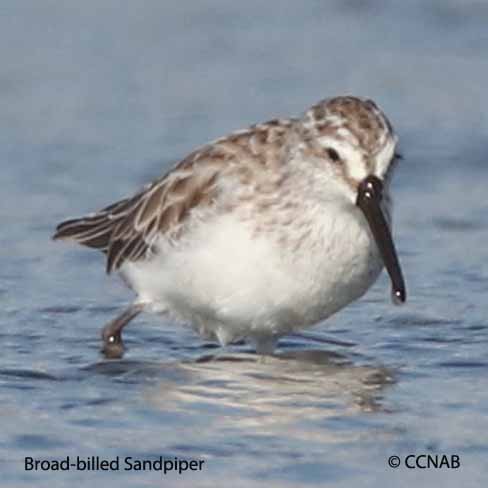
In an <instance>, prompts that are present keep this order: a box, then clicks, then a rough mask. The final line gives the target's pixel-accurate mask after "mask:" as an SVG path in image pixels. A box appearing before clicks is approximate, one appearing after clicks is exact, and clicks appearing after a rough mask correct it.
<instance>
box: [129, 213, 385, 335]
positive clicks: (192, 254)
mask: <svg viewBox="0 0 488 488" xmlns="http://www.w3.org/2000/svg"><path fill="white" fill-rule="evenodd" d="M301 210H305V214H304V215H306V219H304V221H300V219H297V221H296V222H293V223H292V224H291V225H290V226H288V227H287V228H283V227H281V228H276V229H273V228H270V229H266V230H264V231H262V232H259V233H256V232H254V230H253V228H252V226H250V225H249V224H248V223H247V222H245V221H243V220H242V219H241V218H240V217H239V216H238V215H237V214H236V213H227V214H221V215H214V216H213V217H212V218H210V219H206V221H205V222H199V223H197V224H196V225H194V227H193V228H192V230H191V232H189V233H188V235H187V237H186V238H185V239H183V240H182V241H181V242H180V243H179V244H178V245H176V246H173V247H170V246H166V245H164V246H163V248H162V249H161V253H160V254H159V255H157V256H156V257H154V258H153V259H152V260H150V261H147V262H137V263H128V264H126V265H124V267H123V269H122V273H123V275H124V277H125V278H126V279H127V280H128V281H129V282H130V284H131V286H132V288H133V289H134V290H135V291H136V292H137V294H138V296H139V300H140V301H141V302H144V303H146V304H147V305H148V306H149V307H150V308H151V309H152V310H154V311H157V312H171V313H172V314H174V315H176V316H177V317H179V318H181V319H183V320H185V321H188V322H190V323H192V324H193V326H194V327H195V328H196V329H197V330H199V331H200V332H201V333H202V334H205V335H214V336H216V337H218V338H219V339H220V341H221V342H224V343H225V342H229V341H231V340H233V339H235V338H239V337H254V338H256V337H266V336H271V335H273V336H278V335H282V334H285V333H287V332H289V331H290V330H292V329H299V328H302V327H306V326H310V325H313V324H315V323H316V322H318V321H320V320H322V319H325V318H327V317H328V316H330V315H331V314H333V313H334V312H336V311H337V310H339V309H340V308H342V307H344V306H345V305H347V304H348V303H350V302H351V301H353V300H355V299H356V298H358V297H359V296H361V295H362V294H363V293H364V292H365V291H366V290H367V289H368V288H369V286H371V284H372V283H373V282H374V281H375V279H376V278H377V276H378V274H379V272H380V270H381V267H382V264H381V260H380V258H379V256H378V253H377V249H376V246H375V244H374V242H373V241H372V237H371V235H370V233H369V230H368V229H367V224H366V222H365V220H364V218H363V217H362V215H361V214H360V211H359V210H358V209H356V208H355V207H351V206H349V207H346V206H342V207H341V206H339V205H333V204H330V206H329V207H327V208H323V207H320V206H319V207H317V206H310V207H307V209H305V207H304V208H303V209H301ZM303 222H306V223H305V224H304V223H303ZM304 225H305V226H308V227H309V228H304ZM283 235H287V236H290V235H291V236H293V235H294V236H295V237H296V239H295V240H294V239H291V240H289V241H288V242H287V241H286V239H285V240H283V239H280V238H281V237H282V236H283Z"/></svg>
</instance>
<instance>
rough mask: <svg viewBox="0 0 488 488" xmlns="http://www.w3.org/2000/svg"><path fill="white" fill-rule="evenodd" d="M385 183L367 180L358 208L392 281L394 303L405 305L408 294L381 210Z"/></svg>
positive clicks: (374, 177) (361, 190)
mask: <svg viewBox="0 0 488 488" xmlns="http://www.w3.org/2000/svg"><path fill="white" fill-rule="evenodd" d="M382 196H383V183H382V181H381V180H380V179H379V178H377V177H376V176H368V177H367V178H365V179H364V180H363V181H362V182H361V184H360V185H359V189H358V197H357V202H356V204H357V206H358V207H359V208H360V209H361V210H362V212H363V214H364V216H365V217H366V220H367V222H368V224H369V228H370V229H371V233H372V234H373V237H374V239H375V241H376V245H377V246H378V250H379V251H380V254H381V258H382V259H383V263H384V265H385V267H386V270H387V271H388V274H389V275H390V279H391V288H392V290H391V295H392V300H393V303H394V304H396V305H400V304H402V303H405V301H406V299H407V292H406V288H405V282H404V280H403V274H402V269H401V267H400V263H399V261H398V257H397V254H396V249H395V245H394V244H393V238H392V237H391V233H390V229H389V227H388V223H387V222H386V219H385V216H384V215H383V211H382V210H381V205H380V204H381V199H382Z"/></svg>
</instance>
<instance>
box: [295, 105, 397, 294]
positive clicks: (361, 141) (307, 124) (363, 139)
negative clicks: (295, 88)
mask: <svg viewBox="0 0 488 488" xmlns="http://www.w3.org/2000/svg"><path fill="white" fill-rule="evenodd" d="M297 132H298V137H299V144H298V145H297V150H298V151H299V152H300V158H298V159H301V160H302V161H306V162H307V163H311V164H312V165H313V168H314V174H315V175H319V177H318V179H319V180H321V181H323V182H324V183H325V182H327V183H326V185H324V186H325V189H324V191H326V192H328V191H330V192H333V193H334V195H335V197H337V195H338V194H339V195H342V196H344V197H345V199H346V200H347V201H349V203H350V204H352V205H356V206H357V207H359V209H361V211H362V214H363V215H364V218H365V219H366V221H367V222H368V225H369V228H370V230H371V233H372V235H373V236H374V238H375V240H376V244H377V246H378V249H379V251H380V254H381V256H382V258H383V262H384V264H385V266H386V269H387V271H388V273H389V275H390V278H391V280H392V294H393V297H394V300H395V302H404V301H405V299H406V291H405V284H404V281H403V276H402V272H401V268H400V265H399V262H398V258H397V255H396V251H395V246H394V244H393V240H392V237H391V233H390V228H389V215H388V214H387V211H388V205H386V204H384V203H383V204H382V202H383V201H384V200H388V199H389V195H388V187H389V182H390V179H391V174H392V170H393V168H394V167H395V163H396V161H397V160H398V158H399V156H398V155H397V154H396V153H395V149H396V145H397V136H396V135H395V132H394V130H393V128H392V126H391V124H390V122H389V121H388V119H387V118H386V116H385V114H384V113H383V112H382V111H381V110H380V109H379V108H378V106H377V105H376V104H375V103H374V102H373V101H371V100H367V99H363V98H356V97H351V96H344V97H336V98H330V99H326V100H323V101H321V102H319V103H317V104H315V105H314V106H312V107H311V108H310V109H309V110H307V111H306V112H305V114H304V115H303V117H302V118H301V119H300V120H299V121H298V123H297ZM385 213H386V215H385Z"/></svg>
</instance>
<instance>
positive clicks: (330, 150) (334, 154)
mask: <svg viewBox="0 0 488 488" xmlns="http://www.w3.org/2000/svg"><path fill="white" fill-rule="evenodd" d="M326 151H327V155H328V156H329V158H330V159H332V161H334V162H337V161H339V160H340V159H341V157H340V156H339V153H338V152H337V151H336V150H335V149H334V148H333V147H328V148H327V149H326Z"/></svg>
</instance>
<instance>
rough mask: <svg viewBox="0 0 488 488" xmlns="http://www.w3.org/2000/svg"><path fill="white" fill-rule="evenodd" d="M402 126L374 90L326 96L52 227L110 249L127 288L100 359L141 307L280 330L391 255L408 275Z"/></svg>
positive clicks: (235, 329)
mask: <svg viewBox="0 0 488 488" xmlns="http://www.w3.org/2000/svg"><path fill="white" fill-rule="evenodd" d="M396 145H397V137H396V135H395V133H394V131H393V128H392V126H391V124H390V122H389V121H388V119H387V118H386V116H385V114H384V113H383V112H382V111H381V110H380V109H379V108H378V106H377V105H376V104H375V103H374V102H373V101H371V100H368V99H363V98H358V97H352V96H340V97H335V98H329V99H326V100H322V101H320V102H319V103H317V104H315V105H313V106H312V107H311V108H309V109H308V110H307V111H306V112H305V113H304V114H303V116H301V117H298V118H288V119H274V120H270V121H269V122H265V123H261V124H256V125H252V126H251V127H249V128H247V129H244V130H240V131H237V132H233V133H231V134H230V135H228V136H226V137H222V138H220V139H217V140H216V141H214V142H211V143H209V144H206V145H204V146H202V147H200V148H198V149H196V150H195V151H193V152H192V153H190V154H189V155H188V156H187V157H185V158H184V159H183V160H181V161H180V162H179V163H178V164H176V166H174V167H173V168H172V169H171V170H170V171H169V172H167V173H165V174H164V175H163V176H162V177H160V178H158V179H156V180H155V181H153V182H152V183H150V184H149V185H147V186H146V187H144V188H143V189H142V190H141V191H140V192H139V193H137V194H135V195H134V196H132V197H130V198H126V199H123V200H121V201H119V202H116V203H114V204H112V205H110V206H108V207H106V208H104V209H103V210H101V211H99V212H96V213H92V214H89V215H87V216H85V217H81V218H77V219H72V220H67V221H65V222H62V223H61V224H59V225H58V227H57V229H56V233H55V234H54V239H69V240H73V241H76V242H78V243H80V244H83V245H85V246H88V247H91V248H95V249H98V250H100V251H102V252H104V253H105V254H106V270H107V272H108V273H110V272H113V271H117V272H119V274H120V275H121V276H122V278H123V279H124V281H125V282H126V283H127V284H128V286H129V287H130V288H132V290H133V291H134V292H135V294H136V298H135V300H134V302H133V303H132V304H131V305H130V306H129V307H128V308H127V309H126V310H124V311H123V313H122V314H121V315H119V316H118V317H116V318H115V319H114V320H112V321H111V322H109V323H108V324H107V325H106V326H105V327H104V328H103V331H102V338H103V351H104V352H105V354H106V356H107V357H120V356H122V354H123V351H124V345H123V341H122V329H123V327H124V326H125V325H126V324H127V323H128V322H129V321H130V320H131V319H133V318H134V317H135V316H136V315H137V314H139V313H140V312H141V311H152V312H156V313H165V314H167V313H169V314H171V315H172V316H174V317H175V318H177V319H178V320H181V321H183V322H186V323H189V324H191V325H192V326H193V327H194V328H195V329H196V330H197V331H198V332H199V333H200V334H201V335H202V336H204V337H206V338H212V339H216V340H218V341H219V342H220V343H221V344H222V345H226V344H228V343H231V342H234V341H236V340H240V339H249V340H251V341H253V342H254V343H255V345H256V350H257V352H258V353H260V354H271V353H272V352H273V350H274V347H275V344H276V341H277V339H278V338H279V337H280V336H283V335H286V334H289V333H293V332H295V331H297V330H299V329H302V328H305V327H309V326H312V325H314V324H316V323H317V322H320V321H322V320H324V319H326V318H327V317H329V316H330V315H332V314H334V313H335V312H337V311H338V310H340V309H341V308H343V307H344V306H346V305H347V304H349V303H350V302H352V301H353V300H356V299H357V298H359V297H360V296H361V295H363V294H364V293H365V292H366V291H367V290H368V288H369V287H370V286H371V285H372V284H373V283H374V282H375V280H376V279H377V278H378V276H379V274H380V272H381V270H382V268H383V265H385V267H386V269H387V271H388V273H389V275H390V278H391V282H392V294H393V297H394V299H395V301H396V302H398V303H400V302H404V301H405V299H406V291H405V284H404V280H403V276H402V271H401V268H400V265H399V262H398V258H397V255H396V251H395V246H394V244H393V240H392V237H391V232H390V226H391V217H390V209H391V199H390V194H389V184H390V180H391V175H392V172H393V169H394V167H395V163H396V161H397V160H398V159H399V157H398V155H397V153H396V152H395V148H396Z"/></svg>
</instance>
